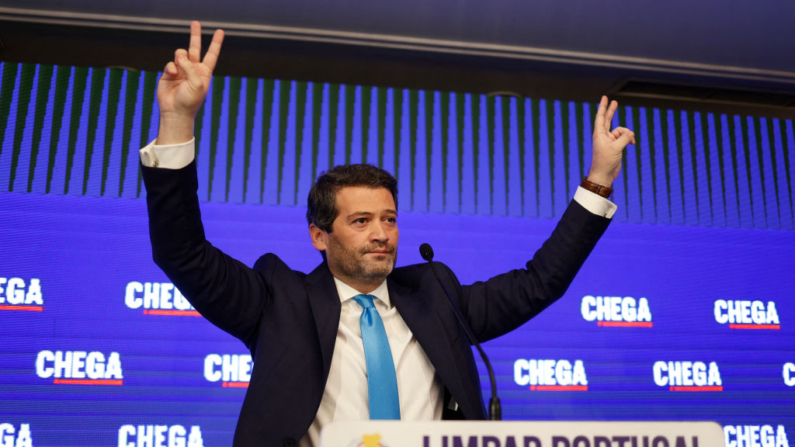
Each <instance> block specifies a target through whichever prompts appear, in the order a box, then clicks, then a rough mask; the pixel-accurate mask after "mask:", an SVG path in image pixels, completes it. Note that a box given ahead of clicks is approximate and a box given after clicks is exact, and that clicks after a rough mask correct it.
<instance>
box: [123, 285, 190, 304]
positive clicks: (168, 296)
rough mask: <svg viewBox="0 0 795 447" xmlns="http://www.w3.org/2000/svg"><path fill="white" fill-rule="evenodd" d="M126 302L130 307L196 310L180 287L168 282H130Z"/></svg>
mask: <svg viewBox="0 0 795 447" xmlns="http://www.w3.org/2000/svg"><path fill="white" fill-rule="evenodd" d="M124 304H125V305H126V306H127V307H129V308H130V309H158V310H172V309H175V310H194V309H193V306H191V305H190V303H189V302H188V300H187V299H186V298H185V297H184V296H183V295H182V293H180V291H179V289H177V288H176V287H174V284H171V283H168V282H144V283H141V282H138V281H132V282H129V283H127V287H126V289H125V292H124Z"/></svg>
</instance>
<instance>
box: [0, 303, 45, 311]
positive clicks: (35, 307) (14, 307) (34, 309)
mask: <svg viewBox="0 0 795 447" xmlns="http://www.w3.org/2000/svg"><path fill="white" fill-rule="evenodd" d="M0 310H27V311H30V312H43V311H44V307H43V306H5V305H4V306H0Z"/></svg>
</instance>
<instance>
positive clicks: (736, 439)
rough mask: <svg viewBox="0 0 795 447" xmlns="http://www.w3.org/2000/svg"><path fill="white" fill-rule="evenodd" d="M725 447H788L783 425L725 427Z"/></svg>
mask: <svg viewBox="0 0 795 447" xmlns="http://www.w3.org/2000/svg"><path fill="white" fill-rule="evenodd" d="M723 436H724V437H725V444H724V445H725V447H789V441H788V440H787V431H786V430H785V429H784V426H783V425H779V426H778V427H776V428H775V429H774V428H773V426H772V425H726V426H724V427H723Z"/></svg>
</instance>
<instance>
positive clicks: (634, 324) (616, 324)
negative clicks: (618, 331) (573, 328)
mask: <svg viewBox="0 0 795 447" xmlns="http://www.w3.org/2000/svg"><path fill="white" fill-rule="evenodd" d="M598 324H599V326H607V327H652V325H653V323H652V322H650V321H649V322H640V321H633V322H629V321H600V322H599V323H598Z"/></svg>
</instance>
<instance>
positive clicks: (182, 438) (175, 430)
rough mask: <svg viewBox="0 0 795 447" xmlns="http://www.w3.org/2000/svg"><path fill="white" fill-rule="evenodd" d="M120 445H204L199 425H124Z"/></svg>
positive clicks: (186, 446)
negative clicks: (187, 427)
mask: <svg viewBox="0 0 795 447" xmlns="http://www.w3.org/2000/svg"><path fill="white" fill-rule="evenodd" d="M118 446H119V447H204V440H203V439H202V431H201V428H199V426H198V425H194V426H192V427H190V430H187V429H185V427H183V426H182V425H171V426H168V425H137V426H136V425H122V426H121V427H120V428H119V444H118Z"/></svg>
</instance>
